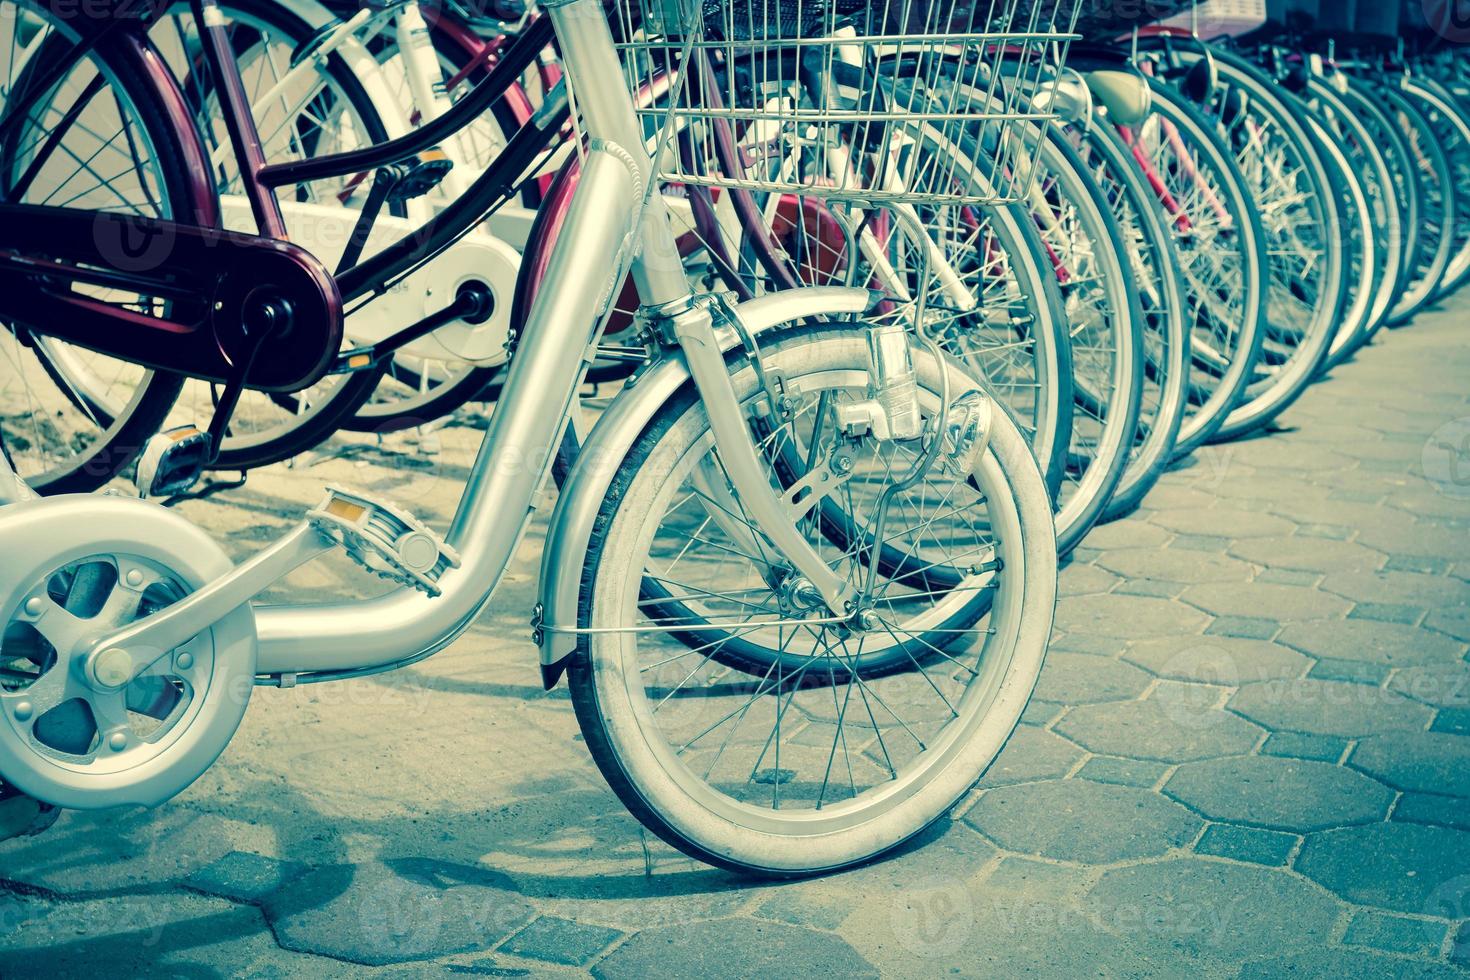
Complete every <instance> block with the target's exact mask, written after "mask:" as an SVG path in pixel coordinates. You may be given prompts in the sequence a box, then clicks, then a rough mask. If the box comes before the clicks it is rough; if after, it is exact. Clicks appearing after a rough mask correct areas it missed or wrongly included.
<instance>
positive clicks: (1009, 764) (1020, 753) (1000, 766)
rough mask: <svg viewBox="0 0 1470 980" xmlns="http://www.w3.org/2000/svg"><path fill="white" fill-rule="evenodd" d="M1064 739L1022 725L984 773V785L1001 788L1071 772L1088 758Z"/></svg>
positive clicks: (982, 781)
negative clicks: (1084, 757)
mask: <svg viewBox="0 0 1470 980" xmlns="http://www.w3.org/2000/svg"><path fill="white" fill-rule="evenodd" d="M1085 754H1086V753H1084V752H1083V751H1082V750H1081V749H1079V748H1078V747H1077V746H1075V745H1073V744H1072V743H1071V742H1069V741H1067V740H1066V739H1064V738H1059V737H1058V736H1056V735H1053V734H1052V733H1051V732H1049V731H1046V730H1045V729H1041V728H1032V727H1030V726H1026V725H1023V726H1021V727H1019V728H1017V729H1016V731H1015V733H1014V734H1012V735H1011V738H1010V741H1008V742H1006V747H1005V748H1004V749H1002V750H1001V752H1000V755H999V756H997V757H996V760H995V762H993V763H991V765H990V768H989V769H987V770H986V771H985V778H984V779H983V780H981V783H980V785H982V786H1002V785H1005V784H1008V783H1024V782H1031V781H1033V780H1037V779H1056V778H1060V777H1062V776H1065V775H1066V774H1067V773H1069V772H1071V771H1072V767H1073V766H1075V765H1077V763H1078V762H1079V761H1081V759H1082V756H1083V755H1085Z"/></svg>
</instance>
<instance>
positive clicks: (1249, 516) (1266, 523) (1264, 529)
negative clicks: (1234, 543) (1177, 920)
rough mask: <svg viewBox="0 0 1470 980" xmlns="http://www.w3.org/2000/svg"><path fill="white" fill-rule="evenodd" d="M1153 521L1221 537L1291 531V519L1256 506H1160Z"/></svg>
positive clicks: (1174, 528) (1173, 527)
mask: <svg viewBox="0 0 1470 980" xmlns="http://www.w3.org/2000/svg"><path fill="white" fill-rule="evenodd" d="M1152 520H1153V522H1154V523H1155V524H1158V525H1159V526H1160V527H1166V528H1168V529H1169V530H1171V531H1174V532H1177V533H1179V534H1208V535H1212V536H1216V537H1222V538H1232V539H1234V538H1255V537H1266V536H1269V535H1273V534H1276V535H1281V534H1290V533H1291V529H1292V528H1291V523H1290V522H1289V521H1285V520H1282V519H1281V518H1279V517H1272V516H1271V515H1270V514H1265V513H1262V512H1261V511H1258V510H1238V509H1236V508H1233V507H1208V508H1205V509H1204V510H1161V511H1159V512H1158V513H1156V514H1154V516H1153V518H1152Z"/></svg>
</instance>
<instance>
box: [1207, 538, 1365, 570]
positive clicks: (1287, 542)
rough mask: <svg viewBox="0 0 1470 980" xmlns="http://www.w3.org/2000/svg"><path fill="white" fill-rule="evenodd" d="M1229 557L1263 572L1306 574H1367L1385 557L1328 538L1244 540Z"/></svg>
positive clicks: (1231, 549)
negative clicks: (1285, 570) (1352, 571)
mask: <svg viewBox="0 0 1470 980" xmlns="http://www.w3.org/2000/svg"><path fill="white" fill-rule="evenodd" d="M1230 554H1232V555H1234V556H1235V557H1237V558H1244V559H1245V560H1246V561H1250V562H1255V563H1256V564H1257V565H1265V566H1266V567H1267V568H1298V569H1303V570H1305V571H1309V572H1340V571H1345V570H1348V569H1363V570H1368V571H1371V570H1372V569H1375V568H1380V567H1382V565H1383V563H1384V562H1385V561H1387V560H1388V556H1386V555H1384V554H1383V553H1382V552H1380V551H1373V550H1371V549H1369V548H1365V547H1363V546H1362V545H1360V544H1354V543H1352V542H1351V541H1334V540H1332V539H1331V538H1320V537H1318V538H1313V537H1279V538H1247V539H1245V540H1242V541H1237V542H1235V543H1234V544H1232V545H1231V546H1230Z"/></svg>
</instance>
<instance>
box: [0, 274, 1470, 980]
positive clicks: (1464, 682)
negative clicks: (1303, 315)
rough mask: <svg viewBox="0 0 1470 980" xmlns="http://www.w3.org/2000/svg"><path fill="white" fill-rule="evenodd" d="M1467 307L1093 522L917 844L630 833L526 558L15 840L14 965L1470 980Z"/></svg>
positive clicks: (0, 925) (417, 481)
mask: <svg viewBox="0 0 1470 980" xmlns="http://www.w3.org/2000/svg"><path fill="white" fill-rule="evenodd" d="M1467 311H1470V299H1465V298H1462V299H1459V300H1457V301H1456V302H1455V305H1454V306H1453V308H1450V309H1445V310H1441V311H1437V312H1433V313H1431V314H1427V315H1424V316H1422V317H1421V318H1420V319H1419V320H1418V322H1417V323H1416V324H1415V325H1414V326H1413V327H1411V328H1409V329H1407V330H1405V331H1402V332H1397V333H1394V334H1392V335H1390V336H1387V337H1385V338H1384V339H1383V340H1382V341H1381V342H1380V343H1379V344H1377V345H1375V346H1374V347H1373V348H1372V349H1370V350H1368V351H1366V352H1364V353H1363V354H1362V355H1361V356H1360V357H1359V359H1358V361H1357V363H1353V364H1349V365H1347V366H1346V367H1343V368H1341V369H1339V370H1338V371H1337V372H1335V375H1334V376H1333V377H1332V378H1331V379H1330V380H1329V381H1328V382H1326V383H1324V384H1322V385H1319V386H1318V387H1316V388H1314V389H1313V390H1312V391H1311V392H1309V393H1308V394H1307V396H1306V397H1305V398H1304V399H1303V400H1302V401H1301V403H1300V404H1299V405H1298V406H1296V407H1295V408H1294V409H1293V410H1292V411H1290V412H1289V413H1288V414H1287V415H1286V416H1285V417H1284V418H1283V419H1282V425H1283V427H1284V428H1283V430H1282V431H1279V432H1276V433H1273V434H1271V435H1270V436H1269V437H1264V438H1258V439H1253V440H1250V441H1247V442H1243V443H1239V444H1235V445H1230V446H1222V447H1216V448H1211V449H1207V450H1206V451H1204V452H1202V453H1200V454H1199V455H1198V456H1197V457H1196V458H1195V459H1194V460H1193V461H1192V462H1191V463H1190V464H1189V465H1187V466H1186V467H1185V468H1182V469H1179V470H1177V471H1175V472H1172V473H1170V474H1169V475H1168V476H1166V477H1165V479H1164V480H1163V482H1162V483H1161V484H1160V485H1159V487H1158V488H1157V489H1156V490H1155V491H1154V493H1153V494H1152V495H1151V496H1150V497H1149V499H1148V501H1147V504H1146V509H1145V510H1144V511H1143V512H1141V513H1139V514H1138V515H1136V516H1135V517H1133V518H1130V519H1128V520H1125V521H1121V522H1118V523H1116V524H1113V525H1110V526H1108V527H1104V528H1101V529H1099V530H1098V531H1096V532H1095V533H1094V534H1093V535H1092V536H1091V537H1090V538H1089V539H1088V540H1087V542H1086V544H1085V546H1084V547H1083V548H1082V549H1081V550H1080V551H1079V552H1078V554H1077V556H1076V559H1075V560H1074V561H1073V563H1072V564H1071V565H1070V567H1068V568H1067V569H1066V570H1065V571H1064V573H1063V575H1062V593H1063V598H1062V599H1061V601H1060V603H1059V605H1058V608H1057V632H1056V640H1055V643H1054V644H1053V647H1052V653H1051V655H1050V659H1049V661H1048V664H1047V667H1046V670H1045V672H1044V674H1043V676H1042V680H1041V684H1040V687H1039V689H1038V691H1037V693H1036V698H1035V701H1034V702H1033V704H1032V705H1031V707H1030V708H1029V709H1028V711H1027V713H1026V716H1025V719H1024V723H1023V725H1022V726H1021V728H1020V729H1019V730H1018V731H1017V733H1016V735H1015V737H1014V739H1013V741H1012V743H1011V744H1010V746H1009V747H1008V748H1007V749H1006V751H1005V753H1004V754H1003V755H1002V756H1001V758H1000V759H999V760H998V761H997V763H996V764H995V766H994V767H993V768H992V770H991V771H990V773H989V774H988V775H987V776H986V778H985V779H984V781H983V782H982V783H981V784H980V786H979V787H978V788H977V789H976V791H975V792H974V793H973V794H971V796H970V797H968V798H967V799H966V800H965V801H963V803H962V804H961V805H960V806H959V807H957V808H956V810H955V812H954V814H953V816H952V819H951V820H949V821H948V822H946V823H944V824H943V825H942V826H940V827H938V828H936V829H935V830H933V831H932V832H931V833H929V834H928V835H926V838H925V839H924V840H922V841H919V842H916V843H915V844H914V845H913V846H911V847H909V848H907V849H905V851H904V852H903V853H900V854H897V855H894V856H892V857H891V858H889V859H887V860H885V861H882V862H880V863H878V864H875V865H873V866H870V867H867V868H864V869H861V870H858V871H855V872H852V873H849V874H845V875H838V876H835V877H831V878H826V879H821V880H815V881H807V882H801V883H795V884H777V885H772V884H765V883H758V882H751V881H746V880H740V879H738V878H735V877H732V876H730V875H728V874H725V873H722V872H718V871H713V870H710V869H707V868H705V867H703V866H700V865H697V864H694V863H692V862H690V861H688V860H686V859H684V858H682V857H681V856H680V855H678V854H677V853H675V852H672V851H671V850H669V849H668V848H667V847H665V846H663V845H662V844H661V843H659V842H658V841H657V840H654V839H652V838H650V837H647V836H645V835H644V834H643V833H642V832H641V831H640V828H639V825H638V824H637V823H636V822H635V821H634V820H633V819H632V818H631V817H630V816H629V815H628V814H627V813H626V812H625V811H624V809H623V807H622V806H621V805H620V804H619V802H618V800H617V799H616V797H614V796H613V794H612V793H611V792H610V791H609V790H608V789H607V788H606V787H605V785H604V784H603V781H602V779H601V778H600V777H599V775H598V773H597V771H596V769H595V768H594V767H593V765H592V762H591V760H590V759H589V757H588V755H587V752H586V750H585V748H584V747H583V745H582V744H581V742H580V736H579V735H578V732H577V726H576V722H575V720H574V718H573V716H572V711H571V708H570V705H569V704H567V703H566V693H565V690H564V689H559V690H556V691H552V692H550V693H545V692H543V691H542V690H541V685H540V683H539V680H538V675H537V670H536V657H535V650H534V648H533V647H532V645H531V643H530V640H529V629H528V626H527V620H528V616H529V610H530V606H531V604H532V601H533V598H532V596H533V589H534V584H535V579H536V574H537V566H536V559H537V556H538V553H539V549H538V543H539V539H538V538H537V537H535V536H534V535H533V536H532V537H531V538H530V539H529V540H528V541H527V542H526V544H525V546H524V548H523V549H522V552H521V555H520V559H519V560H518V562H517V563H516V565H515V567H514V568H513V569H512V570H511V572H510V574H509V575H508V577H507V579H506V581H505V584H504V587H503V590H502V592H501V594H500V595H499V597H498V599H497V601H496V603H495V605H494V608H493V610H492V611H491V612H490V613H488V614H487V615H486V616H485V618H484V619H483V620H482V621H481V622H480V623H479V624H478V625H477V626H476V627H475V628H474V629H473V631H472V632H471V633H470V634H469V635H468V636H466V637H465V638H464V639H462V640H460V641H459V642H458V643H456V644H455V645H454V646H452V647H451V648H450V649H448V650H446V651H445V652H443V653H441V654H440V655H438V656H437V657H435V658H433V659H432V660H429V661H427V662H425V663H423V664H421V665H419V666H417V667H414V668H411V669H408V670H403V671H400V672H398V673H394V674H388V675H385V676H381V677H377V678H372V679H364V680H359V681H355V682H350V683H345V684H341V685H335V686H333V685H327V686H319V687H303V688H297V689H294V690H275V689H260V690H258V691H257V692H256V694H255V697H254V701H253V704H252V706H251V708H250V711H249V714H248V716H247V718H246V720H245V724H244V727H243V728H242V729H241V731H240V733H239V734H238V736H237V737H236V739H235V741H234V743H233V745H232V746H231V748H230V749H229V751H227V752H226V753H225V755H224V757H223V758H222V759H221V760H220V762H219V764H218V765H216V766H215V767H214V768H213V769H212V770H211V771H210V772H209V773H208V774H206V775H205V776H204V777H203V778H202V779H200V780H199V781H198V782H197V783H196V784H195V785H194V786H193V787H192V788H190V789H189V790H188V791H187V792H186V793H184V794H183V795H182V796H180V797H179V798H178V799H176V800H175V801H173V802H171V803H169V804H167V805H166V806H163V807H160V808H159V809H157V810H155V811H151V812H130V813H110V814H104V815H79V814H68V815H65V816H63V817H62V818H61V820H60V822H59V824H58V825H57V826H56V827H55V828H54V829H53V830H52V831H51V832H49V833H47V834H45V835H43V836H41V837H38V838H34V839H28V840H23V841H12V842H9V843H7V844H4V845H0V975H3V976H11V977H17V976H23V975H41V976H48V977H51V976H64V975H88V976H90V975H96V974H100V973H106V974H107V975H135V974H142V973H145V972H146V973H148V974H150V975H159V976H162V975H176V976H189V977H196V976H198V977H205V976H222V975H246V976H261V977H265V976H278V975H291V976H307V977H315V976H339V975H348V974H351V975H354V976H357V975H373V976H376V975H384V976H394V977H397V976H438V975H454V974H470V975H489V976H520V975H581V974H584V973H586V972H589V971H590V972H591V973H592V974H594V975H596V976H599V977H638V978H649V977H661V976H687V975H692V974H697V973H706V972H707V973H717V974H720V975H728V976H757V975H759V976H763V977H764V976H781V975H792V976H795V975H810V974H816V973H820V974H825V975H848V974H851V975H864V974H869V975H871V974H877V973H886V974H892V975H929V974H941V973H953V974H959V975H978V976H1015V975H1018V974H1027V973H1029V974H1037V975H1049V976H1077V975H1083V974H1086V975H1097V976H1117V977H1135V976H1150V975H1170V976H1177V975H1182V974H1188V975H1193V976H1199V977H1233V976H1236V975H1240V976H1247V977H1255V976H1279V975H1283V974H1286V975H1291V976H1296V977H1319V976H1320V977H1343V976H1390V977H1441V976H1444V977H1449V976H1461V975H1470V921H1467V920H1470V803H1467V800H1470V663H1467V662H1466V650H1467V643H1470V394H1467V392H1470V338H1467V335H1466V329H1465V325H1466V319H1467ZM476 435H477V433H476V432H475V431H474V430H473V429H472V428H470V427H468V426H465V427H459V428H450V429H447V430H444V431H442V432H440V433H437V434H435V435H434V436H431V437H430V439H431V441H438V442H440V443H442V445H441V446H440V447H439V448H438V451H437V452H432V451H431V450H433V448H434V447H433V446H432V445H430V446H428V447H418V446H414V445H412V444H410V442H409V441H408V440H405V439H402V438H398V439H397V440H387V441H385V444H384V445H382V446H378V445H374V444H370V443H358V444H354V445H347V444H338V445H334V446H333V447H329V449H328V450H326V451H325V452H324V453H323V454H320V455H316V456H313V457H312V458H310V459H302V460H298V461H297V465H296V466H295V467H294V468H286V467H276V468H272V469H271V470H267V471H262V472H260V473H256V474H253V475H252V476H251V477H250V480H249V482H248V483H247V484H246V485H245V486H244V487H242V488H240V489H238V490H234V491H231V492H227V493H222V494H219V495H217V496H214V497H211V498H209V499H208V500H203V501H197V502H190V503H186V504H184V505H183V509H184V512H185V513H187V514H189V515H190V516H191V517H193V518H195V519H196V520H198V521H200V522H201V523H203V524H204V525H205V526H206V527H207V528H209V529H211V530H212V531H213V532H215V533H216V534H217V535H218V536H219V537H220V538H221V539H222V540H224V541H225V542H226V545H227V547H229V548H230V549H231V550H232V551H233V552H234V553H236V554H240V555H243V554H247V553H249V552H250V551H251V550H252V549H254V548H257V547H259V545H260V543H261V542H264V541H267V540H269V539H270V538H271V537H272V536H273V535H274V534H275V533H277V532H278V531H279V530H280V529H281V528H283V527H285V526H286V525H287V524H289V523H290V522H291V521H292V520H293V519H294V518H295V516H296V515H298V514H299V513H300V512H301V510H302V509H303V508H304V507H306V506H309V505H311V504H313V503H315V502H316V500H317V499H318V496H319V493H320V487H321V485H322V484H323V483H325V482H331V481H338V482H343V483H347V484H351V485H356V486H360V487H363V488H366V489H368V490H377V491H381V492H391V496H392V498H393V499H395V500H398V501H400V502H403V503H406V504H408V505H410V506H411V507H413V508H414V509H416V510H417V511H418V512H420V513H422V514H425V515H427V516H431V517H434V518H438V519H443V518H445V517H447V515H448V513H449V511H450V509H451V508H452V505H453V500H454V494H455V490H456V487H457V486H458V485H459V482H460V480H461V479H462V477H463V475H464V472H465V468H466V466H467V465H468V463H469V460H470V457H471V454H472V452H473V446H474V441H475V440H474V437H475V436H476ZM377 588H378V586H377V584H375V583H374V581H373V580H370V579H366V578H364V577H362V576H359V575H358V574H357V573H356V572H355V571H354V570H353V569H352V568H351V567H350V566H349V565H348V564H347V563H346V562H343V561H340V560H334V561H332V562H331V563H319V564H318V565H313V566H309V567H307V568H306V569H303V570H302V571H301V572H299V573H297V574H296V575H295V576H293V578H292V580H291V583H290V587H289V588H287V589H283V590H281V592H282V593H283V594H289V595H292V596H297V597H311V596H314V595H327V594H341V593H343V592H344V591H358V592H370V591H374V590H376V589H377Z"/></svg>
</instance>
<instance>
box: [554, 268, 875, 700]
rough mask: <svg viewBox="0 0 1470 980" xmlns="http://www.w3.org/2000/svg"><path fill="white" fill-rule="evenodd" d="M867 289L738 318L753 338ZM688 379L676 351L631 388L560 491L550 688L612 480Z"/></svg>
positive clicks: (766, 299) (865, 297)
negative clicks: (639, 438) (588, 547)
mask: <svg viewBox="0 0 1470 980" xmlns="http://www.w3.org/2000/svg"><path fill="white" fill-rule="evenodd" d="M873 302H874V298H873V294H872V293H870V292H869V291H868V290H866V289H851V288H843V287H837V286H813V287H809V288H803V289H787V290H782V291H780V292H775V293H769V294H767V295H765V296H761V297H759V298H757V299H753V300H750V301H749V302H746V303H741V304H740V305H739V306H737V307H735V314H736V315H737V316H738V317H739V318H740V321H741V322H742V323H743V324H744V326H745V329H746V330H747V331H749V333H750V334H751V335H752V336H759V335H760V334H761V333H762V332H764V331H768V330H771V329H774V328H775V327H779V326H781V325H783V324H787V323H792V322H794V321H797V320H802V319H805V318H808V317H817V316H851V315H853V314H857V313H863V312H865V311H867V310H868V309H869V308H871V307H872V305H873ZM716 339H717V341H718V342H719V345H720V350H721V351H722V352H729V351H731V350H734V349H735V348H736V347H737V346H739V344H740V336H739V334H738V333H737V332H736V331H734V330H731V329H729V328H728V327H727V328H724V329H722V330H720V331H718V332H717V334H716ZM688 381H689V368H688V365H686V364H685V363H684V357H683V355H682V354H680V353H679V352H678V351H674V352H672V353H670V354H669V356H668V357H666V358H664V360H662V361H661V362H659V363H658V364H657V365H655V366H654V367H653V368H651V369H650V370H649V371H648V372H647V373H646V374H644V375H643V376H642V377H641V378H639V379H638V381H637V383H636V384H634V385H633V386H632V387H630V388H627V389H625V390H624V391H623V392H622V394H620V395H619V396H618V397H617V398H616V399H615V400H614V401H613V403H612V405H611V406H610V407H609V408H608V409H607V411H606V412H604V413H603V414H602V417H601V418H600V419H598V421H597V424H596V425H595V426H594V427H593V429H592V432H591V434H590V435H589V436H588V437H587V442H586V444H585V445H584V446H583V447H582V449H581V451H580V452H579V453H578V455H577V460H576V462H575V463H574V464H573V465H572V472H571V474H570V475H569V476H568V478H567V481H566V484H565V485H564V486H563V487H562V490H561V496H560V498H559V499H558V500H557V504H556V510H555V511H554V512H553V513H552V515H551V526H550V528H548V530H547V532H546V545H545V547H544V549H543V551H542V554H541V586H540V597H539V601H538V602H537V604H536V614H535V616H536V618H535V621H534V626H535V636H534V638H535V641H536V645H537V646H538V647H539V648H540V650H541V679H542V682H543V683H545V685H546V687H547V689H548V690H550V689H551V688H552V687H553V686H555V684H556V682H557V681H558V680H559V679H560V678H561V675H562V672H563V671H564V670H565V669H566V665H567V659H568V658H569V657H570V656H571V655H572V654H574V653H575V652H576V650H577V635H576V633H574V632H570V631H572V630H575V629H576V626H577V605H578V598H579V596H580V594H581V588H582V571H583V567H584V565H585V564H586V560H587V546H588V544H589V543H590V542H591V540H592V527H593V523H594V522H595V521H596V520H597V513H598V511H599V510H601V508H602V502H603V501H604V500H605V499H606V498H607V494H608V490H609V488H610V486H611V485H612V481H613V477H614V476H616V475H617V472H618V469H619V467H621V466H622V464H623V460H625V459H626V458H627V456H628V451H629V450H630V449H631V448H632V446H633V443H634V442H635V441H636V440H637V439H638V437H639V436H640V435H642V434H643V430H644V429H645V428H646V427H647V426H648V423H649V422H650V421H652V420H653V417H654V415H656V414H657V413H658V410H659V409H660V408H662V407H663V406H664V404H665V403H667V402H668V400H669V399H670V398H672V397H673V396H674V395H675V394H676V393H677V392H678V391H679V389H681V388H683V387H684V385H685V384H686V383H687V382H688Z"/></svg>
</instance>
